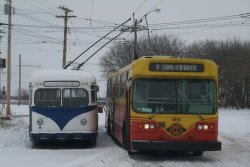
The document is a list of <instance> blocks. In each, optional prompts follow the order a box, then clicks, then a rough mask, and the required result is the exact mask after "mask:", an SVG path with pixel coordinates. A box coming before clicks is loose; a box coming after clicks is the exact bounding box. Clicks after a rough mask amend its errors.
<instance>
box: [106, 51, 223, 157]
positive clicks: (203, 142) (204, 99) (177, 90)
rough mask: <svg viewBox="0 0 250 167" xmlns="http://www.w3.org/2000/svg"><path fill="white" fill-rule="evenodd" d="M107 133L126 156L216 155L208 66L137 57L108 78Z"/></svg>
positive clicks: (212, 67) (212, 68)
mask: <svg viewBox="0 0 250 167" xmlns="http://www.w3.org/2000/svg"><path fill="white" fill-rule="evenodd" d="M107 85H108V87H107V103H106V128H107V132H108V133H109V134H110V135H111V136H112V137H114V138H115V139H116V140H117V141H118V142H119V143H121V144H122V145H123V146H124V148H125V149H126V150H127V151H128V152H129V153H131V152H134V151H136V150H142V151H146V150H148V151H150V150H152V151H183V152H193V153H194V155H202V153H203V151H218V150H221V142H219V141H218V103H217V101H218V71H217V66H216V64H215V63H214V62H213V61H210V60H203V59H191V58H178V57H169V56H152V57H141V58H139V59H137V60H135V61H133V62H132V63H131V64H129V65H128V66H126V67H124V68H122V69H120V70H118V71H115V72H114V71H113V72H109V73H108V84H107Z"/></svg>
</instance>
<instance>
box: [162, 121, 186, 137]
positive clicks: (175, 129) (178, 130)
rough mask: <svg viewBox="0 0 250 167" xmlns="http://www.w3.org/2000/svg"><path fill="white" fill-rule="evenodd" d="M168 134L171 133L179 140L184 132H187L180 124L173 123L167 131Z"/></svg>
mask: <svg viewBox="0 0 250 167" xmlns="http://www.w3.org/2000/svg"><path fill="white" fill-rule="evenodd" d="M166 131H167V132H168V133H170V135H171V136H173V137H175V138H177V137H180V136H181V135H182V134H183V133H184V132H186V131H187V129H185V128H184V127H183V126H181V124H179V123H173V124H172V125H171V126H170V127H169V128H167V129H166Z"/></svg>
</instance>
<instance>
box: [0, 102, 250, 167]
mask: <svg viewBox="0 0 250 167" xmlns="http://www.w3.org/2000/svg"><path fill="white" fill-rule="evenodd" d="M12 113H13V115H23V114H28V106H20V107H18V106H12ZM105 131H106V129H105V128H104V114H99V135H98V140H97V144H96V146H94V147H89V146H87V145H83V146H82V145H77V144H72V143H68V144H58V143H57V144H56V145H51V144H49V145H44V146H39V147H36V148H32V144H31V143H30V141H29V137H28V117H18V118H14V119H13V120H11V122H10V125H8V126H6V125H0V166H1V167H34V166H35V167H112V166H114V167H117V166H119V167H123V166H124V167H129V166H133V167H141V166H143V167H164V166H168V167H182V166H184V167H193V166H194V167H196V166H199V167H200V166H202V167H209V166H215V167H247V166H249V162H250V161H249V158H250V110H238V111H237V110H225V109H221V110H220V123H219V132H220V133H219V139H220V141H221V142H222V151H218V152H205V153H204V154H203V156H202V157H195V156H193V155H191V154H185V155H180V154H179V155H177V154H174V155H172V154H138V155H134V156H132V157H130V156H129V155H128V154H127V152H126V151H125V150H123V149H122V148H120V147H119V146H117V145H116V144H115V143H114V142H113V141H112V139H111V138H110V137H109V136H108V135H107V134H106V132H105Z"/></svg>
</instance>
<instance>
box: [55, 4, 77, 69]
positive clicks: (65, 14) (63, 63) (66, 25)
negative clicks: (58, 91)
mask: <svg viewBox="0 0 250 167" xmlns="http://www.w3.org/2000/svg"><path fill="white" fill-rule="evenodd" d="M59 8H60V9H62V10H64V12H65V13H64V16H56V17H57V18H63V19H64V40H63V61H62V67H64V66H65V64H66V57H67V32H68V18H71V17H76V16H68V13H69V12H73V10H70V9H68V8H65V7H59Z"/></svg>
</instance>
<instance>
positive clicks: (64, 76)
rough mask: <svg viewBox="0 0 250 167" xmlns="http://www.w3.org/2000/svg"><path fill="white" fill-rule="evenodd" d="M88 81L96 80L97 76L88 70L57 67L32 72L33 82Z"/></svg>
mask: <svg viewBox="0 0 250 167" xmlns="http://www.w3.org/2000/svg"><path fill="white" fill-rule="evenodd" d="M68 80H69V81H81V80H83V81H87V82H95V81H96V79H95V77H94V76H93V75H92V74H91V73H89V72H86V71H76V70H66V69H56V70H39V71H35V72H33V73H32V74H31V82H35V81H68Z"/></svg>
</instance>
